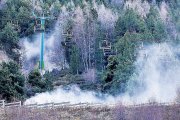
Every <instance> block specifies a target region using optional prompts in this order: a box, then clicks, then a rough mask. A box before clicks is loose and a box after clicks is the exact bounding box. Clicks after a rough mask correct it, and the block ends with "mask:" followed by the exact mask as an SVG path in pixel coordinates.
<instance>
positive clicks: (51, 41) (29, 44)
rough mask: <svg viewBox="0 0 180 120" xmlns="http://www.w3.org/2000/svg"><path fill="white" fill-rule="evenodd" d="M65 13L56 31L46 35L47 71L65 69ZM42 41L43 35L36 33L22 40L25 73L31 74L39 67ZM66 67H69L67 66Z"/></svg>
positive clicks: (61, 15)
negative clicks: (63, 43) (62, 43)
mask: <svg viewBox="0 0 180 120" xmlns="http://www.w3.org/2000/svg"><path fill="white" fill-rule="evenodd" d="M65 13H66V11H63V12H62V13H61V14H60V15H59V17H58V20H57V22H56V24H55V27H54V29H53V30H52V31H51V32H50V33H45V49H44V62H45V70H48V71H51V70H53V69H61V68H62V67H64V66H63V65H62V64H61V63H64V60H65V58H64V52H63V48H62V46H61V42H62V41H63V40H64V39H63V23H64V22H65V20H66V19H65V18H64V16H65V15H64V14H65ZM40 40H41V34H40V33H36V34H34V35H33V36H32V37H26V38H23V39H22V40H21V42H22V47H23V50H22V52H23V56H22V61H23V72H24V73H29V72H30V71H31V70H33V69H34V68H37V67H38V61H39V54H40ZM65 66H68V65H67V64H66V65H65Z"/></svg>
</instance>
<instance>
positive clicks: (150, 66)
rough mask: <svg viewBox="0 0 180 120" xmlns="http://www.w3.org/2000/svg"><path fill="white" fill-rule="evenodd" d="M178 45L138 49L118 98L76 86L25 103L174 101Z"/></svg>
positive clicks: (178, 74)
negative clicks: (129, 79)
mask: <svg viewBox="0 0 180 120" xmlns="http://www.w3.org/2000/svg"><path fill="white" fill-rule="evenodd" d="M178 53H179V51H178V49H177V47H172V46H171V45H168V44H166V43H163V44H159V45H158V44H155V45H150V46H147V47H145V48H144V49H143V50H140V51H139V56H138V57H137V61H136V62H135V66H136V71H135V73H134V75H133V76H132V78H131V82H129V84H128V91H127V92H126V93H125V94H123V95H120V96H118V97H113V96H111V95H100V96H103V97H102V98H101V97H97V93H94V92H91V91H81V90H80V89H79V88H78V87H77V86H72V87H70V89H69V90H65V89H63V88H62V87H59V88H57V89H56V90H54V91H52V92H45V93H41V94H37V95H36V96H34V97H32V98H30V99H28V100H27V101H26V102H25V104H31V103H47V102H56V103H59V102H65V101H69V102H71V103H80V102H90V103H92V102H93V103H109V104H110V103H111V104H112V103H118V102H122V103H123V104H133V103H146V102H149V101H152V100H153V101H154V100H155V101H157V102H173V101H174V100H175V99H176V97H177V95H176V91H177V89H178V88H179V87H180V79H179V78H180V61H179V59H178V58H177V56H178Z"/></svg>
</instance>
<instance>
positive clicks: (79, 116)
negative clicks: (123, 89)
mask: <svg viewBox="0 0 180 120" xmlns="http://www.w3.org/2000/svg"><path fill="white" fill-rule="evenodd" d="M0 120H180V105H179V104H174V105H169V106H167V105H158V104H153V105H147V106H146V105H143V106H131V107H130V106H123V105H119V106H116V107H107V106H99V107H98V106H96V107H92V106H91V107H87V106H86V107H63V108H62V107H61V108H60V107H59V108H25V107H19V108H18V107H14V108H5V109H4V110H0Z"/></svg>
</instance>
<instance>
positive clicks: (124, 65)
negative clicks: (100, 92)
mask: <svg viewBox="0 0 180 120" xmlns="http://www.w3.org/2000/svg"><path fill="white" fill-rule="evenodd" d="M136 36H137V35H132V34H130V33H129V32H126V33H125V35H124V37H122V38H121V39H119V40H118V42H117V43H116V44H115V45H116V48H117V53H118V55H117V58H114V59H112V58H109V62H108V66H107V73H106V77H105V81H106V84H105V88H104V89H105V90H106V91H108V92H109V93H111V94H114V95H116V94H119V93H122V92H125V90H126V85H127V82H128V80H129V78H130V77H131V75H132V73H133V70H134V66H133V63H134V61H135V58H136V56H135V47H136V46H135V44H136V42H135V41H136V40H135V38H138V37H136Z"/></svg>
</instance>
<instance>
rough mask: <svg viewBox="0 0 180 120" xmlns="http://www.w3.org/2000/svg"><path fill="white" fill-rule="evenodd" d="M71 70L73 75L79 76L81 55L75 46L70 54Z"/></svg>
mask: <svg viewBox="0 0 180 120" xmlns="http://www.w3.org/2000/svg"><path fill="white" fill-rule="evenodd" d="M69 65H70V70H71V71H72V73H73V74H78V73H79V69H80V54H79V50H78V48H77V46H76V45H73V46H72V48H71V53H70V63H69Z"/></svg>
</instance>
